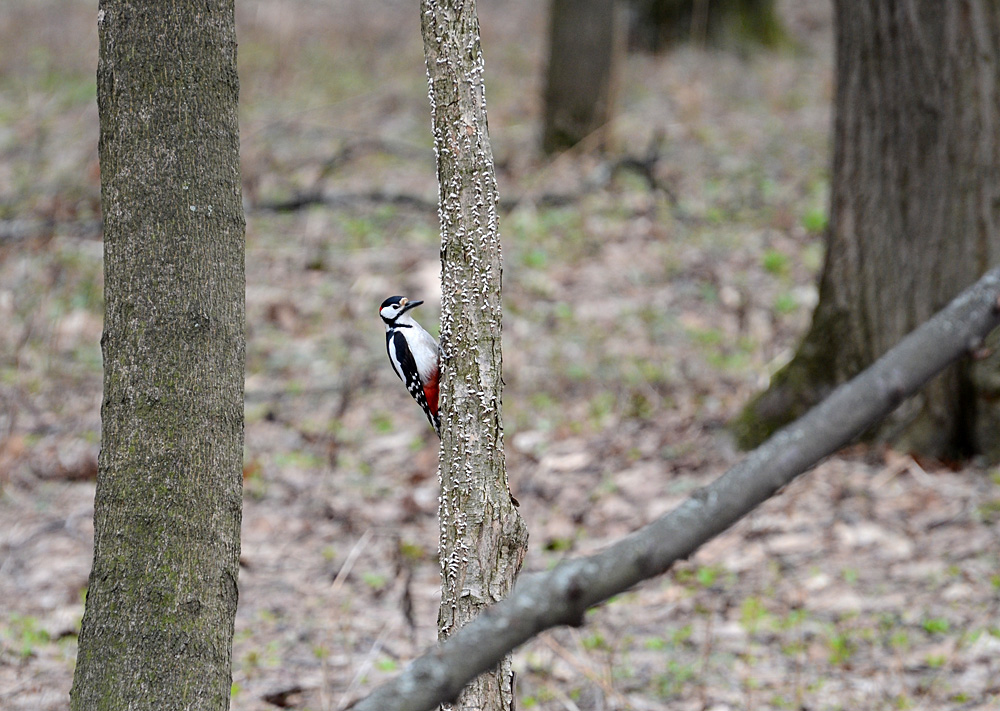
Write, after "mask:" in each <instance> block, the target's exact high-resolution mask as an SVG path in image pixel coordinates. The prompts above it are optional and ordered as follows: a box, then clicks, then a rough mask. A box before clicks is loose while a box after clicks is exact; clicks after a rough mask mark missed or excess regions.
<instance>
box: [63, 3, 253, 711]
mask: <svg viewBox="0 0 1000 711" xmlns="http://www.w3.org/2000/svg"><path fill="white" fill-rule="evenodd" d="M98 25H99V37H100V55H99V64H98V71H97V91H98V106H99V109H100V131H101V133H100V161H101V195H102V208H103V212H104V274H105V302H106V306H105V322H104V335H103V337H102V339H101V343H102V346H103V350H104V400H103V405H102V408H101V416H102V432H101V454H100V461H99V472H98V480H97V494H96V499H95V504H94V529H95V531H94V539H95V540H94V565H93V569H92V572H91V574H90V586H89V589H88V593H87V602H86V611H85V614H84V618H83V627H82V630H81V633H80V646H79V653H78V658H77V666H76V672H75V676H74V680H73V690H72V694H71V708H72V709H74V710H75V711H93V710H94V709H104V710H107V711H113V710H114V709H188V708H197V709H226V708H228V707H229V693H230V687H231V667H230V662H231V656H232V636H233V623H234V618H235V614H236V598H237V586H236V579H237V573H238V570H239V550H240V541H239V533H240V512H241V504H242V496H241V492H242V450H243V364H244V339H243V323H244V284H245V277H244V266H243V234H244V222H243V211H242V205H241V201H240V173H239V133H238V126H237V96H238V93H239V84H238V80H237V76H236V34H235V20H234V7H233V0H198V1H197V2H195V0H174V2H170V3H152V2H137V1H136V0H101V2H100V6H99V10H98Z"/></svg>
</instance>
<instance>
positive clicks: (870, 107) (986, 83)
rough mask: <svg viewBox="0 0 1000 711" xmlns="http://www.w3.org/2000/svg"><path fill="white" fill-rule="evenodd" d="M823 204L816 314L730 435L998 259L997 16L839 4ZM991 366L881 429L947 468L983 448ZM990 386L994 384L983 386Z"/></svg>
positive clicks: (789, 401)
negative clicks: (828, 184)
mask: <svg viewBox="0 0 1000 711" xmlns="http://www.w3.org/2000/svg"><path fill="white" fill-rule="evenodd" d="M836 29H837V67H836V71H837V96H836V105H835V121H834V148H833V151H834V153H833V185H832V190H833V194H832V197H831V208H830V225H829V229H828V231H827V236H826V242H827V255H826V262H825V265H824V268H823V274H822V277H821V280H820V300H819V304H818V306H817V308H816V313H815V315H814V317H813V324H812V328H811V329H810V331H809V333H808V335H807V336H806V337H805V340H804V341H803V343H802V345H801V346H800V347H799V350H798V352H797V354H796V356H795V358H794V359H793V360H792V361H791V363H789V364H788V365H787V366H786V367H785V368H784V369H783V370H781V371H780V372H779V373H777V374H776V375H775V377H774V378H773V380H772V383H771V386H770V388H769V389H768V390H767V391H766V392H764V393H763V394H762V395H760V396H758V398H757V399H755V400H754V401H753V402H751V403H750V405H749V406H748V407H747V409H746V410H745V411H744V413H743V415H742V416H741V418H740V420H738V422H737V423H736V428H737V432H738V436H739V439H740V441H741V443H742V444H743V446H753V445H754V444H755V443H757V442H760V441H762V440H763V439H764V438H765V437H766V436H767V434H769V433H770V432H771V431H773V430H774V429H775V428H776V427H778V426H780V425H782V424H784V423H786V422H789V421H791V420H793V419H795V418H796V417H798V416H799V415H801V414H803V413H804V412H805V411H806V410H807V409H808V408H809V407H810V406H812V405H813V404H814V403H816V402H817V401H818V400H819V399H821V398H822V397H823V396H824V395H825V394H826V393H828V392H829V391H830V390H831V389H832V388H833V387H834V386H836V385H838V384H839V383H841V382H843V381H845V380H847V379H849V378H850V377H851V376H853V375H855V374H856V373H858V372H859V371H860V370H861V369H863V368H864V367H865V366H866V365H868V364H869V363H871V362H873V361H874V360H875V359H876V358H877V357H878V356H880V355H881V354H882V353H884V352H885V351H886V350H888V349H889V348H890V347H891V346H892V345H893V344H894V343H896V342H897V341H899V339H900V338H901V337H902V336H903V335H904V334H906V333H908V332H909V331H911V330H912V329H913V328H915V327H916V326H917V325H918V324H920V323H922V322H923V321H925V320H926V319H927V318H928V317H929V316H930V315H931V314H932V313H934V312H935V311H936V310H938V309H939V308H941V307H942V306H943V305H944V304H945V303H947V302H948V300H949V299H950V298H951V297H953V296H954V295H955V294H957V293H958V292H959V291H960V290H961V289H962V288H964V287H965V286H967V285H969V284H971V283H972V282H973V281H974V280H975V279H976V277H977V276H979V275H980V274H982V273H983V272H984V271H985V270H986V269H987V268H988V267H989V266H990V265H993V264H996V263H997V261H998V256H1000V235H998V232H997V230H998V227H1000V5H998V4H997V3H996V2H992V1H990V0H962V1H961V2H953V3H943V4H942V3H938V2H934V1H933V0H893V1H892V2H884V1H882V0H868V1H866V2H846V0H842V1H840V2H837V3H836ZM998 372H1000V371H998V369H997V361H996V359H995V358H993V359H986V361H984V362H980V363H978V364H977V365H976V366H975V367H974V368H972V369H971V370H970V367H969V364H968V363H965V364H959V365H958V366H955V367H953V368H951V369H949V370H948V371H946V372H945V373H944V374H943V375H942V376H940V377H939V378H937V379H936V380H935V381H934V382H933V383H932V384H931V385H930V386H929V387H928V388H927V389H926V390H925V391H924V392H923V393H922V394H921V395H920V396H918V397H917V398H915V399H914V400H912V401H910V402H909V403H907V405H905V406H904V407H903V408H901V409H900V411H898V412H897V413H896V416H895V417H894V418H893V419H892V420H891V421H890V422H889V424H888V425H886V426H885V427H884V428H883V429H882V430H881V435H882V436H883V437H885V438H888V439H890V440H892V441H893V442H895V443H896V444H897V445H898V446H900V447H903V448H906V449H909V450H911V451H916V452H921V453H924V454H928V455H932V456H938V457H949V456H955V455H959V454H963V453H968V452H969V451H970V450H977V449H978V450H984V449H987V448H993V450H994V451H993V454H994V455H996V454H997V451H996V448H997V447H998V446H1000V445H998V443H997V442H996V436H995V435H996V430H995V428H992V429H991V427H986V428H985V429H984V428H983V426H982V424H983V422H992V423H994V424H995V423H996V422H998V421H1000V420H998V419H997V418H996V414H995V408H996V403H997V402H998V399H997V395H998V394H1000V387H998V385H997V384H996V381H997V377H996V374H997V373H998ZM991 383H992V385H991Z"/></svg>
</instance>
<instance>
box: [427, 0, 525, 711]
mask: <svg viewBox="0 0 1000 711" xmlns="http://www.w3.org/2000/svg"><path fill="white" fill-rule="evenodd" d="M421 17H422V23H421V25H422V26H421V29H422V32H423V37H424V56H425V58H426V62H427V72H428V78H429V81H430V99H431V117H432V122H433V130H434V150H435V153H436V154H437V170H438V183H439V188H440V196H439V199H440V211H441V262H442V276H441V279H442V294H443V299H442V313H441V350H442V363H443V366H442V370H441V471H440V474H441V506H440V518H441V541H440V559H441V582H442V599H441V610H440V613H439V615H438V630H439V634H440V636H441V637H442V638H445V637H447V636H449V635H450V634H451V633H452V632H453V631H454V630H456V629H458V628H459V627H461V626H463V625H464V624H465V623H466V622H468V621H469V620H471V619H472V618H473V617H475V616H476V615H477V614H478V613H479V612H480V610H482V609H483V608H484V607H486V606H487V605H490V604H491V603H494V602H496V601H497V600H500V599H501V598H503V597H504V596H506V595H507V593H508V592H509V591H510V589H511V587H512V585H513V583H514V578H515V576H516V575H517V571H518V570H519V569H520V567H521V562H522V560H523V559H524V554H525V550H526V547H527V538H528V533H527V529H526V527H525V525H524V522H523V520H522V519H521V517H520V515H518V513H517V509H515V508H514V506H513V503H512V501H511V497H510V493H509V491H508V488H507V474H506V471H505V468H504V451H503V422H502V420H501V412H500V402H501V393H502V389H503V381H502V379H501V354H500V329H501V308H500V276H501V259H500V234H499V225H498V221H497V203H498V197H497V185H496V176H495V172H494V169H493V154H492V151H491V149H490V141H489V134H488V131H487V126H486V94H485V88H484V85H483V55H482V51H481V50H480V45H479V20H478V18H477V16H476V5H475V2H472V1H471V0H423V1H422V3H421ZM512 679H513V674H512V672H511V668H510V658H509V657H507V658H505V659H504V660H503V661H502V662H501V663H500V664H499V665H498V666H497V667H496V668H495V669H493V670H492V671H490V672H488V673H486V674H483V675H482V676H481V677H479V678H478V679H477V680H476V681H475V682H473V683H472V684H471V685H470V686H469V687H468V688H467V689H466V690H465V692H463V694H462V696H461V698H460V699H459V701H458V704H457V707H458V708H462V709H477V711H506V710H508V709H510V708H512V706H513V696H512V694H513V690H512Z"/></svg>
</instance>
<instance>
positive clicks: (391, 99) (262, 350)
mask: <svg viewBox="0 0 1000 711" xmlns="http://www.w3.org/2000/svg"><path fill="white" fill-rule="evenodd" d="M0 10H2V11H0V46H2V47H3V48H4V49H3V52H2V53H0V326H2V327H0V708H3V709H16V710H22V709H23V710H28V709H30V710H32V711H36V710H49V709H52V710H55V709H63V708H66V706H67V698H68V697H67V694H68V690H69V686H70V681H71V677H72V669H73V660H74V656H75V651H76V635H77V633H78V631H79V622H80V618H81V615H82V612H83V604H82V599H83V595H84V592H85V589H86V585H87V575H88V573H89V570H90V564H91V557H92V537H93V527H92V512H93V496H94V477H95V475H96V467H97V451H98V446H99V440H100V403H101V352H100V344H99V341H100V336H101V328H102V314H103V303H102V264H101V261H102V245H101V225H100V214H99V213H100V180H99V170H98V163H97V147H96V142H97V107H96V103H95V100H94V95H95V79H94V75H95V66H96V55H97V39H96V8H95V4H94V3H92V2H83V0H32V1H31V2H28V1H27V0H0ZM777 10H778V16H779V18H780V20H781V22H782V24H783V26H784V31H785V34H786V35H787V37H786V38H785V40H784V41H782V42H779V43H778V46H777V47H775V48H772V49H764V48H751V47H747V46H740V45H737V46H735V47H731V48H728V49H717V48H711V47H706V46H705V45H706V42H704V41H702V39H703V38H702V37H699V36H696V37H695V38H694V39H695V41H693V42H686V43H681V44H678V45H676V46H673V47H672V48H671V49H669V51H666V50H665V51H660V52H658V53H649V52H640V53H631V54H629V55H628V58H627V61H626V63H625V64H624V66H623V67H622V68H621V69H622V71H621V76H620V80H619V82H618V86H617V112H616V115H615V118H614V120H613V123H612V124H611V126H610V128H609V129H608V130H607V131H606V132H604V133H603V134H602V135H601V140H602V141H603V142H604V144H605V150H604V151H603V152H599V151H597V150H596V148H597V145H596V142H595V141H587V140H585V141H584V142H583V143H582V144H581V145H579V146H578V147H576V148H574V149H572V150H570V151H568V152H565V153H562V154H560V155H557V156H556V157H545V156H544V155H543V154H542V153H541V151H540V150H539V146H540V144H541V138H542V131H541V126H542V118H543V113H544V107H543V101H542V99H543V88H544V76H545V63H546V49H547V48H546V43H547V41H548V33H547V3H541V2H537V0H481V2H480V7H479V12H480V20H481V25H482V35H483V49H484V53H485V55H486V84H487V99H488V109H489V118H490V128H491V139H492V143H493V150H494V154H495V157H496V161H497V170H498V178H499V182H500V192H501V197H502V201H503V208H504V210H503V216H502V219H501V233H502V236H503V242H504V250H505V252H504V254H505V272H504V276H505V280H504V303H505V313H504V319H505V330H504V357H505V369H504V376H505V380H506V386H507V387H506V391H505V392H506V397H505V402H504V406H505V407H504V411H505V423H506V433H507V437H506V439H507V447H508V467H509V476H510V479H511V487H512V490H513V493H514V494H515V495H516V496H517V498H518V499H519V500H520V502H521V512H522V514H523V515H524V517H525V519H526V521H527V524H528V527H529V530H530V532H531V540H530V549H529V553H528V557H527V560H526V563H525V568H526V569H527V570H537V569H544V568H546V567H548V566H550V565H552V564H553V563H554V562H555V561H557V560H559V559H560V558H562V557H564V556H566V555H575V554H580V553H587V552H591V551H593V550H596V549H598V548H600V547H602V546H603V545H605V544H606V543H607V542H608V541H610V540H613V539H614V538H617V537H619V536H621V535H622V534H624V533H626V532H628V531H630V530H633V529H635V528H637V527H638V526H640V525H642V524H644V523H647V522H648V521H650V520H651V519H652V518H654V517H656V516H658V515H659V514H662V513H663V512H665V511H667V510H669V509H671V508H672V507H673V506H675V505H676V504H677V503H679V502H680V501H681V500H682V499H683V498H684V497H685V496H686V495H688V494H689V493H690V492H691V491H693V490H694V489H696V488H697V487H699V486H701V485H703V484H705V483H706V482H708V481H710V480H711V479H712V478H714V477H715V476H717V475H718V474H720V473H721V472H722V471H724V470H725V468H726V467H728V466H729V465H730V464H732V463H733V462H734V461H736V460H737V458H738V457H739V454H738V452H737V451H736V449H735V447H734V445H733V444H732V438H731V435H730V434H729V432H728V431H727V429H726V423H727V422H729V421H730V420H731V419H732V418H733V417H734V416H736V415H737V414H738V413H739V411H740V408H741V406H742V405H744V404H745V403H746V402H747V401H748V400H749V398H750V397H751V396H752V395H753V393H755V392H756V391H758V390H759V389H760V388H761V387H763V386H764V385H766V384H767V381H768V377H769V375H770V374H771V373H773V372H774V371H775V370H776V369H777V368H779V367H780V366H781V365H783V364H784V363H786V362H787V361H788V359H789V358H790V357H791V354H792V353H793V351H794V348H795V346H796V344H797V342H798V339H800V338H801V336H802V334H803V333H804V332H805V330H806V328H807V327H808V324H809V318H810V315H811V312H812V308H813V307H814V306H815V303H816V299H817V296H816V286H815V284H816V277H817V272H818V270H819V268H820V266H821V262H822V256H823V253H822V249H823V245H822V233H823V230H824V229H825V227H826V220H827V205H826V201H827V196H828V192H829V165H830V156H829V146H830V138H829V136H830V128H831V125H830V124H831V116H830V112H831V101H832V92H833V56H832V55H833V36H832V17H831V7H830V4H829V3H828V2H826V1H825V0H805V1H803V2H791V1H788V2H778V3H777ZM237 19H238V32H239V43H240V45H239V65H240V77H241V87H242V90H241V115H240V121H241V141H242V170H243V181H244V197H245V207H246V210H247V281H248V284H247V399H246V414H247V428H246V453H245V467H244V473H245V509H244V520H243V554H242V561H241V562H242V570H241V575H240V607H239V612H238V616H237V622H236V639H235V646H234V680H233V681H234V684H233V701H232V708H233V709H236V710H242V709H247V710H254V711H257V710H263V709H274V708H278V707H287V708H302V709H322V710H326V709H333V708H337V707H338V706H339V705H342V704H343V703H344V701H345V700H347V699H350V698H353V697H354V696H355V695H357V694H360V693H362V692H363V691H364V690H365V689H367V688H369V687H370V686H371V685H372V684H374V683H376V682H378V681H379V680H382V679H384V678H387V677H388V676H389V675H391V674H393V673H394V672H395V671H396V670H398V669H399V668H400V667H401V666H402V665H404V664H405V663H406V662H407V661H408V660H409V659H410V658H412V656H413V655H414V654H415V653H416V652H417V651H419V650H420V649H422V648H424V647H426V646H427V645H428V644H430V643H431V642H432V641H433V640H434V638H435V616H436V606H437V600H438V594H439V592H438V591H439V580H438V567H437V562H436V560H435V551H436V546H437V533H436V518H435V515H436V507H437V479H436V476H435V467H436V457H437V439H436V438H435V437H434V435H433V433H432V432H431V431H430V429H429V428H428V427H427V424H426V422H425V421H424V419H423V416H422V415H421V413H420V412H419V410H418V409H417V408H416V406H414V405H413V404H412V402H410V400H409V397H408V396H407V394H406V392H405V390H404V389H403V388H402V387H401V386H400V384H399V382H398V381H397V380H396V377H395V376H394V375H393V374H392V372H391V370H390V368H389V366H388V363H386V359H385V351H384V335H383V328H382V325H381V323H380V321H379V320H378V319H377V315H376V310H377V307H378V304H379V303H380V302H381V300H382V299H383V298H385V297H386V296H388V295H390V294H397V293H398V294H406V295H409V296H412V297H415V298H422V299H425V300H427V302H428V304H427V305H426V306H424V307H422V309H421V311H423V313H422V314H418V317H420V318H421V321H422V322H423V323H424V324H425V325H427V326H429V327H430V328H431V330H432V331H433V330H435V328H434V327H433V323H434V321H435V318H434V316H435V302H436V301H437V300H438V299H439V297H440V287H439V284H438V264H439V261H438V246H439V243H438V233H437V212H436V198H437V188H436V184H435V181H434V160H433V153H432V150H431V146H432V139H431V134H430V120H429V108H428V105H427V96H426V94H427V85H426V75H425V70H424V64H423V61H424V60H423V54H422V49H421V40H420V34H419V23H418V20H419V18H418V16H417V10H416V5H415V3H412V2H403V1H402V0H379V1H378V2H371V1H370V0H368V1H362V0H337V1H336V2H334V1H332V0H329V1H322V0H240V2H238V3H237ZM708 44H710V43H708ZM998 544H1000V471H998V470H997V469H987V468H985V467H977V466H974V465H970V466H968V467H966V468H964V469H957V468H954V467H953V468H947V467H944V466H943V465H940V464H937V463H934V462H931V461H924V460H920V461H916V460H914V459H913V458H911V457H909V456H906V455H904V454H900V453H897V452H894V451H892V450H889V449H886V448H882V447H864V446H858V447H855V448H852V449H850V450H849V451H846V452H843V453H842V454H841V456H838V457H836V458H833V459H831V460H829V461H827V462H826V463H824V464H823V465H821V466H820V467H819V468H818V470H817V471H816V472H814V473H812V474H810V475H808V476H807V477H805V478H804V479H803V480H801V481H799V482H797V483H795V484H794V485H793V486H791V487H789V489H788V490H787V491H786V492H785V493H784V494H783V495H782V496H780V497H778V498H777V499H775V500H772V501H770V502H768V504H767V505H765V506H764V507H762V508H761V509H760V510H759V511H758V512H756V513H755V514H754V515H752V516H751V517H749V518H748V519H747V520H745V521H743V522H742V523H741V524H740V525H738V526H737V527H735V528H734V529H733V530H731V531H729V532H728V533H726V534H725V535H724V536H722V537H720V538H719V539H717V540H716V541H714V542H712V543H711V544H710V545H708V546H707V547H706V548H705V549H703V550H702V551H701V552H700V553H699V554H698V555H697V556H695V557H694V559H692V560H691V561H689V562H688V563H686V564H684V565H681V566H678V567H676V568H675V570H674V571H673V572H672V573H671V574H670V575H669V576H666V577H664V578H662V579H658V580H656V581H653V582H650V583H648V584H646V585H643V586H642V587H641V588H639V589H637V590H635V591H633V592H630V593H628V594H625V595H622V596H620V597H619V598H617V599H616V600H614V601H613V602H611V603H610V604H608V605H606V606H604V607H602V608H601V609H599V610H597V611H595V612H593V613H592V614H591V615H589V616H588V620H587V621H588V624H587V626H586V627H584V628H582V629H579V630H577V629H561V630H556V631H552V632H548V633H545V634H543V635H542V636H541V637H540V638H539V639H537V640H535V641H534V642H532V643H531V644H530V645H527V646H526V647H525V648H523V649H521V650H520V651H519V652H517V653H516V655H515V669H516V670H517V675H518V677H517V678H518V686H517V696H518V699H519V702H518V704H519V707H520V708H538V709H546V710H548V709H552V710H555V709H568V710H570V711H573V710H576V709H579V710H580V711H586V710H587V709H662V708H668V707H669V708H671V709H713V710H717V711H721V710H723V709H754V708H757V709H769V708H795V709H799V708H802V709H839V708H867V709H876V708H877V709H906V708H914V709H922V708H926V709H941V708H953V709H960V708H961V709H987V708H996V704H997V702H998V700H1000V681H998V680H1000V623H998V620H1000V566H998V558H997V550H998Z"/></svg>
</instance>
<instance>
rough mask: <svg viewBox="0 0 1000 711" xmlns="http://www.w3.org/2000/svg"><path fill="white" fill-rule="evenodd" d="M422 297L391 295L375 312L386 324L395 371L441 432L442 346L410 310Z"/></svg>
mask: <svg viewBox="0 0 1000 711" xmlns="http://www.w3.org/2000/svg"><path fill="white" fill-rule="evenodd" d="M422 303H424V302H423V301H411V300H410V299H408V298H406V297H405V296H390V297H389V298H388V299H386V300H385V301H383V302H382V305H381V306H380V307H379V309H378V315H379V316H381V317H382V323H384V324H385V349H386V351H387V352H388V353H389V362H390V363H392V369H393V370H394V371H396V375H398V376H399V379H400V380H402V381H403V384H404V385H406V389H407V390H408V391H409V393H410V395H411V396H412V397H413V399H414V400H416V401H417V404H418V405H420V407H421V409H422V410H423V411H424V414H425V415H427V419H428V420H429V421H430V423H431V426H432V427H433V428H434V431H435V432H436V433H437V434H438V436H439V437H440V436H441V420H440V418H439V417H438V375H439V373H440V366H439V362H440V357H441V349H440V347H439V346H438V342H437V341H436V340H434V336H432V335H431V334H429V333H427V331H425V330H424V329H423V327H422V326H421V325H420V324H419V323H417V322H416V321H415V320H414V318H413V316H411V315H410V314H409V311H410V309H412V308H415V307H417V306H420V304H422Z"/></svg>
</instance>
